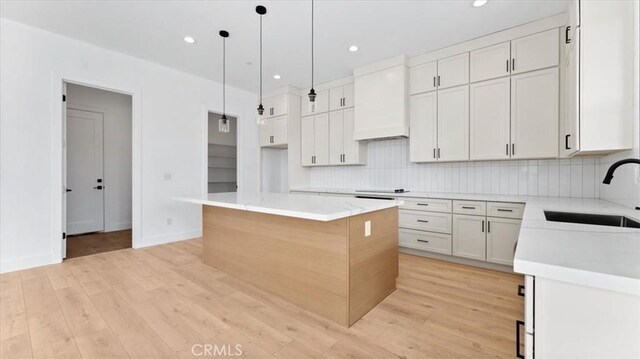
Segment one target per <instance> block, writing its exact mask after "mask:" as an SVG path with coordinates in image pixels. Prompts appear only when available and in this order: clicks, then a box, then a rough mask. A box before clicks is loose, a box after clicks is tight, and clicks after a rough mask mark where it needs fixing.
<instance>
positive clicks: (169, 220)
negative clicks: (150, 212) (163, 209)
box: [167, 217, 173, 226]
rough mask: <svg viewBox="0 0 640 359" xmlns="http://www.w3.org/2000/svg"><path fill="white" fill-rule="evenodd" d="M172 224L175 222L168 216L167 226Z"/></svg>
mask: <svg viewBox="0 0 640 359" xmlns="http://www.w3.org/2000/svg"><path fill="white" fill-rule="evenodd" d="M172 224H173V218H171V217H167V226H170V225H172Z"/></svg>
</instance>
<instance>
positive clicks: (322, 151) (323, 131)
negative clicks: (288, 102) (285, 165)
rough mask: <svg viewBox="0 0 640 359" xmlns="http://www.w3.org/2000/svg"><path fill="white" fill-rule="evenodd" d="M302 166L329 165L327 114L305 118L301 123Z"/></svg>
mask: <svg viewBox="0 0 640 359" xmlns="http://www.w3.org/2000/svg"><path fill="white" fill-rule="evenodd" d="M300 129H301V131H300V132H301V137H300V139H301V147H302V148H301V154H302V159H301V164H302V166H323V165H328V164H329V114H328V113H322V114H317V115H311V116H305V117H303V118H302V122H301V126H300Z"/></svg>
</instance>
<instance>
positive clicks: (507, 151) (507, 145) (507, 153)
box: [505, 143, 509, 156]
mask: <svg viewBox="0 0 640 359" xmlns="http://www.w3.org/2000/svg"><path fill="white" fill-rule="evenodd" d="M505 146H506V148H507V149H506V151H505V153H506V155H507V156H509V144H508V143H507V144H506V145H505Z"/></svg>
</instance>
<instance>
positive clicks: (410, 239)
mask: <svg viewBox="0 0 640 359" xmlns="http://www.w3.org/2000/svg"><path fill="white" fill-rule="evenodd" d="M400 246H401V247H406V248H413V249H420V250H424V251H429V252H435V253H441V254H448V255H451V235H450V234H443V233H435V232H425V231H416V230H413V229H406V228H400Z"/></svg>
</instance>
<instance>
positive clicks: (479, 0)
mask: <svg viewBox="0 0 640 359" xmlns="http://www.w3.org/2000/svg"><path fill="white" fill-rule="evenodd" d="M486 3H487V0H473V7H480V6H483V5H484V4H486Z"/></svg>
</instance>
